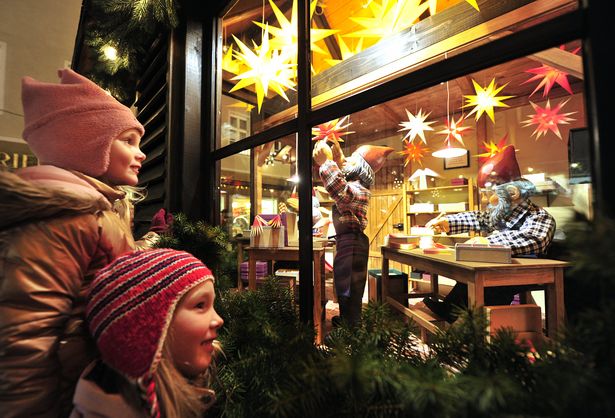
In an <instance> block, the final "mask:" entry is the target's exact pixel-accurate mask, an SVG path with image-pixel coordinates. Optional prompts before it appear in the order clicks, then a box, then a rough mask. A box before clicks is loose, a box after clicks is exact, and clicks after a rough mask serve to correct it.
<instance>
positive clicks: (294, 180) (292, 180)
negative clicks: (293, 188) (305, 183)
mask: <svg viewBox="0 0 615 418" xmlns="http://www.w3.org/2000/svg"><path fill="white" fill-rule="evenodd" d="M286 181H290V182H291V183H299V176H298V175H296V174H295V175H294V176H292V177H289V178H287V179H286Z"/></svg>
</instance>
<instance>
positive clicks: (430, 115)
mask: <svg viewBox="0 0 615 418" xmlns="http://www.w3.org/2000/svg"><path fill="white" fill-rule="evenodd" d="M580 46H581V42H580V41H575V42H571V43H569V44H566V45H562V46H556V47H553V48H551V49H549V50H546V51H542V52H540V53H537V54H534V55H532V56H528V57H524V58H521V59H517V60H514V61H511V62H507V63H504V64H501V65H498V66H495V67H492V68H487V69H484V70H482V71H479V72H476V73H472V74H468V75H466V76H464V77H460V78H457V79H453V80H449V81H448V82H445V83H442V84H440V85H437V86H434V87H432V88H429V89H426V90H423V91H420V92H416V93H413V94H411V95H408V96H405V97H401V98H399V99H396V100H393V101H390V102H387V103H383V104H380V105H377V106H373V107H371V108H369V109H366V110H363V111H360V112H356V113H354V114H351V115H348V116H347V117H346V118H341V119H340V120H334V121H331V122H328V123H326V124H323V125H321V126H319V127H315V130H314V136H315V137H319V135H320V134H321V133H323V132H324V133H328V139H329V141H328V144H329V145H330V146H332V145H333V142H334V141H333V140H338V139H336V138H341V139H343V142H340V145H341V149H342V151H343V153H344V154H345V155H346V156H348V155H351V154H352V153H353V152H354V151H356V150H357V149H358V148H359V147H360V146H362V145H386V146H390V147H392V148H394V149H395V151H396V152H394V153H392V154H390V155H389V156H388V158H387V160H386V163H385V164H384V167H383V168H382V169H381V170H380V171H379V172H378V173H377V174H376V179H375V182H374V185H373V186H372V188H371V198H370V201H369V208H368V211H367V221H368V222H367V226H366V228H365V232H366V234H367V236H368V238H369V242H370V252H369V254H370V259H369V268H370V269H371V268H375V269H377V268H381V261H382V260H381V257H380V246H382V245H383V244H384V243H385V238H386V237H387V235H389V234H391V233H398V232H401V231H403V232H404V233H405V234H411V233H412V232H414V231H413V228H415V227H424V226H425V224H426V223H427V222H428V221H430V220H431V219H433V218H434V217H436V216H438V215H439V214H441V213H442V212H444V213H446V214H454V213H459V212H465V211H468V210H486V209H487V205H488V201H489V197H490V196H491V193H492V189H493V186H494V185H495V183H496V181H498V176H499V177H502V178H504V177H509V178H513V177H517V176H519V175H522V176H523V177H525V178H526V179H529V180H530V181H531V182H532V183H533V184H534V185H535V187H536V189H537V194H536V195H534V196H533V197H531V198H530V199H531V201H532V202H534V203H535V204H536V205H538V206H539V207H542V208H544V209H545V210H546V211H547V212H548V213H549V214H550V215H551V216H553V218H554V219H555V221H556V230H555V239H554V242H557V240H560V239H563V238H564V234H563V231H564V229H565V228H566V225H567V223H568V222H570V220H571V219H572V216H573V214H574V213H575V212H581V213H584V214H586V215H587V216H589V217H591V216H592V206H591V202H592V198H591V195H592V190H591V188H592V179H591V161H590V157H589V155H590V154H589V142H590V132H589V131H588V129H587V118H586V110H585V95H584V84H583V78H584V74H583V68H582V50H581V49H580ZM323 136H324V134H323V135H321V136H320V138H322V137H323ZM444 151H446V152H449V153H450V152H451V151H458V152H457V154H455V153H452V154H448V156H446V153H445V158H441V153H442V152H444ZM434 153H435V154H436V155H439V156H440V157H438V156H435V155H434ZM508 153H512V154H513V155H514V156H515V158H516V161H517V163H518V167H519V172H515V170H514V169H513V168H512V163H511V162H510V159H508V158H505V157H504V156H505V155H507V154H508ZM498 156H501V160H502V161H500V162H498V160H497V159H498V158H500V157H498ZM500 180H501V179H500ZM313 181H314V183H315V184H316V185H317V189H319V188H320V187H322V186H323V182H322V179H321V177H320V176H319V173H318V169H317V167H316V166H315V169H314V172H313ZM317 196H318V197H319V198H320V199H321V202H320V203H321V205H322V206H325V207H331V206H332V205H333V203H334V202H333V201H332V199H331V198H330V197H328V196H327V195H326V194H325V193H318V194H317ZM400 225H401V226H400ZM398 226H400V227H399V228H398ZM469 237H470V234H468V233H464V234H462V235H459V236H452V237H450V236H447V237H444V236H441V237H436V239H437V240H441V241H442V242H443V243H445V244H452V243H454V242H460V241H465V240H467V239H468V238H469ZM392 266H393V267H395V268H399V269H402V270H403V266H400V265H398V264H396V263H392Z"/></svg>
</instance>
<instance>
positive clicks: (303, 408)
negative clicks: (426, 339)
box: [159, 214, 615, 418]
mask: <svg viewBox="0 0 615 418" xmlns="http://www.w3.org/2000/svg"><path fill="white" fill-rule="evenodd" d="M567 233H568V238H567V244H568V250H567V251H566V254H567V257H568V259H570V260H571V261H572V264H573V266H574V267H573V268H572V269H571V270H569V271H568V272H567V274H566V280H567V284H568V283H575V282H578V283H579V284H580V285H582V286H585V287H586V288H587V289H600V290H601V293H593V294H594V297H595V299H594V300H595V302H596V304H593V305H592V304H588V305H587V306H585V307H584V309H583V310H582V311H581V312H579V313H578V314H576V315H575V316H574V317H573V318H571V320H570V322H569V325H568V331H567V332H564V333H562V335H561V336H560V337H559V338H557V339H553V340H551V341H549V342H548V343H546V344H545V345H544V346H540V347H532V346H529V345H525V344H520V343H518V342H516V341H515V339H514V335H513V334H512V333H511V332H510V331H508V330H500V331H499V332H498V334H497V335H495V336H492V337H491V339H490V340H487V338H486V325H487V322H486V318H485V315H484V314H483V313H482V311H479V310H477V311H472V310H470V311H465V312H462V313H461V314H460V317H459V319H458V320H457V321H456V322H455V323H454V324H453V325H452V326H451V327H449V328H448V329H446V330H445V331H443V332H441V333H439V334H437V335H436V336H435V337H434V338H433V340H432V341H431V342H430V344H429V350H428V351H425V350H423V349H422V348H421V347H419V346H418V345H417V339H416V337H415V336H414V335H413V333H415V332H416V330H415V328H414V327H413V325H412V324H406V323H405V322H403V321H401V320H400V318H399V317H398V316H396V315H394V314H393V313H391V312H390V311H389V309H388V307H387V306H386V305H374V304H370V305H368V306H367V307H366V308H365V309H364V311H363V321H362V324H361V326H360V327H358V328H356V329H347V328H343V327H342V328H337V329H335V330H334V331H333V332H332V333H331V334H330V335H329V336H328V339H327V346H324V347H318V346H315V345H314V344H313V341H314V329H313V328H312V327H311V326H310V325H306V324H303V323H301V321H300V320H299V315H298V311H297V306H296V304H295V302H294V299H293V295H291V293H290V291H289V290H288V288H284V287H281V286H280V285H279V283H278V282H276V281H275V280H273V279H270V280H268V281H266V283H265V284H264V286H262V287H260V288H259V289H257V290H256V291H244V292H238V291H236V290H235V289H231V290H225V291H222V292H221V293H220V294H219V297H218V298H217V299H216V309H217V310H218V312H219V314H220V315H221V316H222V317H223V318H224V321H225V323H224V326H223V327H222V328H221V329H220V331H219V338H220V340H221V343H222V348H223V352H224V354H223V355H222V356H221V357H220V358H218V359H217V363H218V364H217V369H218V375H217V380H216V381H215V384H214V389H215V391H216V394H217V402H216V404H215V405H214V407H213V409H211V410H210V411H208V416H219V417H247V416H249V417H319V418H321V417H322V418H326V417H353V418H354V417H414V416H416V417H494V416H523V417H527V416H532V417H578V416H583V417H593V416H596V417H598V416H600V417H609V416H615V399H614V398H613V396H612V393H613V389H614V388H613V385H614V381H615V373H614V371H615V355H614V353H613V350H614V348H613V347H615V327H613V326H612V324H613V321H614V320H615V303H614V302H613V300H615V294H614V291H613V289H615V274H614V273H613V267H612V266H611V265H610V263H611V260H613V259H614V258H615V242H614V241H613V240H614V237H615V224H614V223H613V222H612V221H608V220H600V221H598V222H597V223H593V224H591V223H587V222H579V223H578V224H573V225H572V227H571V228H569V230H568V231H567ZM159 246H171V247H172V248H181V249H184V250H186V251H189V252H192V253H194V254H195V255H197V257H199V258H201V259H203V260H204V261H205V262H206V263H207V264H208V265H210V266H218V268H219V269H221V270H222V271H226V269H228V271H232V270H235V271H236V269H237V266H236V264H235V255H234V254H233V255H232V256H231V257H230V258H229V260H232V261H229V262H228V264H225V263H226V261H224V260H225V258H224V257H225V254H226V253H228V249H229V241H228V237H227V236H226V235H225V234H224V233H223V232H222V230H221V229H220V228H218V227H212V226H209V225H207V224H205V223H202V222H191V221H189V220H188V219H187V218H186V217H185V216H184V215H181V214H180V215H177V216H176V220H175V222H174V224H173V228H172V234H170V235H165V236H164V237H163V239H162V240H161V242H160V243H159ZM224 266H226V267H224ZM222 274H224V273H222ZM216 286H217V287H218V286H219V284H218V281H217V282H216Z"/></svg>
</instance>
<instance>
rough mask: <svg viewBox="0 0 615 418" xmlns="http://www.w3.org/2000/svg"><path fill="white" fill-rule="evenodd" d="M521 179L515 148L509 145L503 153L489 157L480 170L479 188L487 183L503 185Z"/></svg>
mask: <svg viewBox="0 0 615 418" xmlns="http://www.w3.org/2000/svg"><path fill="white" fill-rule="evenodd" d="M520 177H521V170H520V169H519V163H518V162H517V157H516V156H515V147H514V146H513V145H508V146H507V147H505V148H504V150H502V152H500V153H498V154H496V155H494V156H492V157H489V158H487V159H486V160H485V162H484V163H483V165H482V166H481V167H480V169H479V170H478V186H479V187H485V184H486V183H491V184H503V183H508V182H509V181H513V180H516V179H518V178H520Z"/></svg>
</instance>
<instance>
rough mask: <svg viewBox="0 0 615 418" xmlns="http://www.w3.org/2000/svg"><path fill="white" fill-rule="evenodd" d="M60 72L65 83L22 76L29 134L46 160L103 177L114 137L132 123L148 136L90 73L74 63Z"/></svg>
mask: <svg viewBox="0 0 615 418" xmlns="http://www.w3.org/2000/svg"><path fill="white" fill-rule="evenodd" d="M58 76H59V77H60V83H59V84H57V83H45V82H42V81H37V80H35V79H33V78H31V77H24V78H23V79H22V83H21V99H22V102H23V109H24V126H25V129H24V131H23V137H24V139H25V140H26V142H27V143H28V145H29V146H30V148H31V149H32V151H33V152H34V154H36V157H37V158H38V159H39V161H41V163H44V164H51V165H55V166H58V167H60V168H66V169H70V170H77V171H80V172H82V173H84V174H87V175H89V176H92V177H99V176H101V175H103V174H105V173H106V171H107V168H108V167H109V153H110V150H111V143H112V141H113V139H115V138H116V137H117V136H118V135H119V134H121V133H122V132H124V131H126V130H128V129H132V128H134V129H136V130H137V131H139V134H140V135H143V133H144V129H143V125H141V123H139V121H138V120H137V118H135V116H134V115H133V113H132V112H131V111H130V109H128V108H127V107H126V106H124V105H123V104H121V103H120V102H118V101H117V100H116V99H114V98H113V97H112V96H111V95H110V94H108V93H107V92H105V91H104V90H103V89H101V88H100V87H98V86H97V85H96V84H95V83H93V82H92V81H90V80H88V79H87V78H85V77H83V76H81V75H79V74H77V73H76V72H74V71H73V70H71V69H68V68H65V69H62V70H59V71H58Z"/></svg>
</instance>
